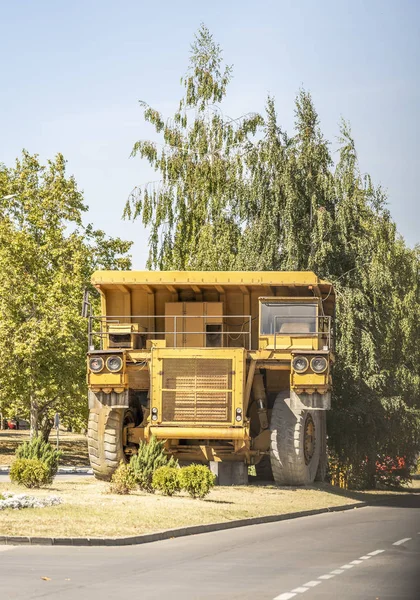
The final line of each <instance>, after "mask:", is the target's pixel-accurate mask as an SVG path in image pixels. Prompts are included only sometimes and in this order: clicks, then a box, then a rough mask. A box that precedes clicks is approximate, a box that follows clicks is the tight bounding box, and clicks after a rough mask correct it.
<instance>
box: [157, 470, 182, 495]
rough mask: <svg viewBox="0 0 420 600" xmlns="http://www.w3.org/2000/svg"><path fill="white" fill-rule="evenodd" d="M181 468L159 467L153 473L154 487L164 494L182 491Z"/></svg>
mask: <svg viewBox="0 0 420 600" xmlns="http://www.w3.org/2000/svg"><path fill="white" fill-rule="evenodd" d="M178 474H179V469H178V468H177V467H159V469H156V471H155V472H154V473H153V478H152V487H153V489H154V490H158V491H159V492H162V494H163V495H164V496H173V495H174V494H176V493H177V492H179V491H180V489H181V487H180V485H179V477H178Z"/></svg>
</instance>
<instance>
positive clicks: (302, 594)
mask: <svg viewBox="0 0 420 600" xmlns="http://www.w3.org/2000/svg"><path fill="white" fill-rule="evenodd" d="M141 518H142V516H141V514H139V519H141ZM0 598H1V600H12V599H13V600H15V599H16V600H32V599H35V598H44V599H53V600H56V599H58V600H85V599H89V600H96V599H98V600H99V599H101V600H106V599H110V600H111V599H112V600H115V599H123V598H138V599H139V600H148V599H163V598H170V599H171V600H181V599H182V600H189V599H194V600H206V599H218V600H221V599H229V600H234V599H241V600H244V599H252V600H274V599H276V600H289V599H291V598H294V599H295V600H300V598H304V600H315V599H317V600H320V599H322V600H325V599H331V600H332V599H333V600H338V599H340V600H356V599H357V600H370V599H372V600H377V599H379V600H419V599H420V495H419V494H417V495H407V496H404V497H403V498H401V497H399V498H398V499H390V500H389V501H388V502H387V504H386V505H385V504H384V505H381V506H375V507H366V508H360V509H355V510H351V511H346V512H341V513H331V514H322V515H317V516H312V517H304V518H300V519H295V520H290V521H283V522H279V523H273V524H264V525H254V526H250V527H243V528H240V529H232V530H227V531H220V532H215V533H207V534H202V535H197V536H192V537H186V538H178V539H172V540H166V541H162V542H155V543H152V544H145V545H143V546H128V547H120V548H119V547H111V548H106V547H91V548H89V547H77V548H76V547H75V548H72V547H58V546H57V547H41V546H38V547H28V546H26V547H24V546H20V547H19V546H17V547H10V546H0Z"/></svg>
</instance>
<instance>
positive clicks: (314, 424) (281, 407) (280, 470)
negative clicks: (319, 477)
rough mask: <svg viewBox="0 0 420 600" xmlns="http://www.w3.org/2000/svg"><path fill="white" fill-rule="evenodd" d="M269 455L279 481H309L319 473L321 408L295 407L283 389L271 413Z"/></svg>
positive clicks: (297, 482) (287, 483) (302, 483)
mask: <svg viewBox="0 0 420 600" xmlns="http://www.w3.org/2000/svg"><path fill="white" fill-rule="evenodd" d="M270 429H271V448H270V459H271V467H272V469H273V476H274V481H275V482H276V484H277V485H307V484H309V483H312V482H313V481H314V480H315V476H316V474H317V469H318V464H319V457H320V450H321V445H322V444H321V435H322V427H321V425H320V415H319V411H314V410H298V411H292V410H291V409H290V406H289V392H281V393H280V394H279V395H278V396H277V398H276V400H275V403H274V407H273V411H272V414H271V423H270Z"/></svg>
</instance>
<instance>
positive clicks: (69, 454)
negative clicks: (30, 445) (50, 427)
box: [0, 429, 90, 467]
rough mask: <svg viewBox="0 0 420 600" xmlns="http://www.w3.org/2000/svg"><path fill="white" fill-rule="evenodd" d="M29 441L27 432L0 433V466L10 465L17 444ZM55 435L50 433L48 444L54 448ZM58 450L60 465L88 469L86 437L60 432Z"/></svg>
mask: <svg viewBox="0 0 420 600" xmlns="http://www.w3.org/2000/svg"><path fill="white" fill-rule="evenodd" d="M27 440H29V431H28V430H19V431H16V430H14V429H9V430H5V431H0V466H9V465H11V463H12V461H13V459H14V456H15V450H16V448H17V446H18V445H19V444H21V443H22V442H26V441H27ZM56 441H57V434H56V432H55V431H52V432H51V435H50V442H51V443H52V444H53V445H54V446H55V444H56ZM59 447H60V450H61V451H62V452H63V457H62V458H61V461H60V464H61V465H62V466H66V467H70V466H71V467H89V466H90V465H89V457H88V448H87V439H86V436H84V435H80V434H77V433H68V432H67V431H60V445H59Z"/></svg>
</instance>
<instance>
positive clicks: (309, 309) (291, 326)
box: [261, 302, 316, 335]
mask: <svg viewBox="0 0 420 600" xmlns="http://www.w3.org/2000/svg"><path fill="white" fill-rule="evenodd" d="M315 332H316V304H309V303H308V304H306V303H305V304H297V303H290V304H287V303H280V302H261V334H262V335H274V333H276V334H280V335H281V334H283V335H290V334H294V333H299V334H301V333H315Z"/></svg>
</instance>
